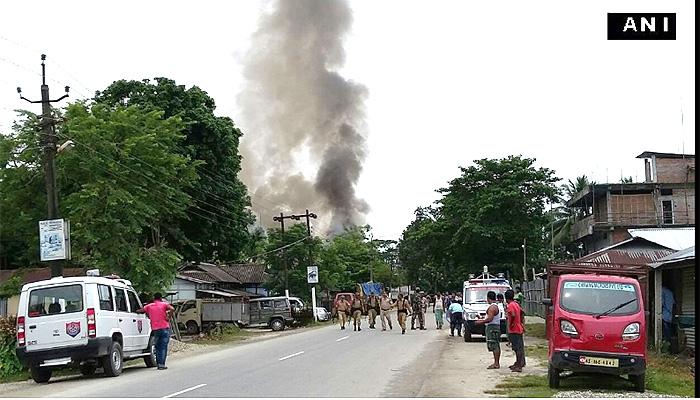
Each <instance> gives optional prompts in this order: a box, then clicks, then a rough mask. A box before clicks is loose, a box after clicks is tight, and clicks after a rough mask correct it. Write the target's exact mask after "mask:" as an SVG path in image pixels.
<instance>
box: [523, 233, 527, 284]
mask: <svg viewBox="0 0 700 400" xmlns="http://www.w3.org/2000/svg"><path fill="white" fill-rule="evenodd" d="M523 282H527V238H523Z"/></svg>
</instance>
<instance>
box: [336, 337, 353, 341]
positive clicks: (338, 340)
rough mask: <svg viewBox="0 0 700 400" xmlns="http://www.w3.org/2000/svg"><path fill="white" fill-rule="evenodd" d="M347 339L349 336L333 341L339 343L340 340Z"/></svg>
mask: <svg viewBox="0 0 700 400" xmlns="http://www.w3.org/2000/svg"><path fill="white" fill-rule="evenodd" d="M349 337H350V336H343V337H341V338H340V339H335V341H336V342H340V341H341V340H345V339H347V338H349Z"/></svg>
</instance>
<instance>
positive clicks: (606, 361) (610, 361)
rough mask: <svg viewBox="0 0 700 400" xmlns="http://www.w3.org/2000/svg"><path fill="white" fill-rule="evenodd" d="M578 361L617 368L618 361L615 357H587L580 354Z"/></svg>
mask: <svg viewBox="0 0 700 400" xmlns="http://www.w3.org/2000/svg"><path fill="white" fill-rule="evenodd" d="M578 362H579V363H580V364H583V365H595V366H597V367H611V368H617V367H618V366H619V365H620V362H619V360H618V359H617V358H600V357H587V356H581V357H579V359H578Z"/></svg>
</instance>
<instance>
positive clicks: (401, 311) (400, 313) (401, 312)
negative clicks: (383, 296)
mask: <svg viewBox="0 0 700 400" xmlns="http://www.w3.org/2000/svg"><path fill="white" fill-rule="evenodd" d="M409 312H411V306H410V304H408V300H406V299H403V300H399V301H398V302H397V303H396V314H397V318H398V320H399V326H401V333H406V316H407V315H408V313H409Z"/></svg>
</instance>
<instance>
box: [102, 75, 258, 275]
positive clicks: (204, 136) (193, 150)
mask: <svg viewBox="0 0 700 400" xmlns="http://www.w3.org/2000/svg"><path fill="white" fill-rule="evenodd" d="M154 81H155V82H151V81H150V80H148V79H145V80H143V81H125V80H119V81H116V82H114V83H113V84H111V85H110V86H109V87H108V88H107V89H105V90H104V91H101V92H99V93H98V94H97V95H96V97H95V101H96V102H97V103H99V104H107V105H109V106H111V107H115V106H119V105H124V104H128V105H138V106H141V107H143V108H145V109H149V110H160V111H162V112H163V116H164V118H170V117H174V116H177V117H178V118H179V119H180V120H181V121H182V123H183V131H182V132H183V135H184V140H183V141H182V142H181V143H180V144H179V146H178V147H177V151H178V152H179V153H180V154H181V155H183V156H185V157H189V158H190V159H192V160H199V161H201V163H199V164H198V165H197V175H198V177H199V179H198V180H197V182H195V184H194V185H193V186H191V187H190V188H187V189H186V192H187V194H188V195H189V196H190V197H191V198H192V202H191V204H190V205H189V213H188V215H187V216H184V215H183V216H180V217H178V218H177V219H176V220H175V221H173V222H174V223H173V224H171V225H170V229H169V230H168V231H167V232H164V234H165V235H166V236H167V237H168V238H169V240H170V241H171V242H172V245H173V247H174V248H175V249H176V250H177V251H178V252H179V253H180V254H181V255H182V256H183V257H185V258H186V259H187V260H190V261H233V260H237V259H239V258H240V256H241V252H242V251H243V250H244V248H245V247H246V246H247V245H248V241H249V240H250V239H251V238H250V237H249V236H250V234H251V233H250V232H249V230H248V227H249V226H250V225H251V224H252V222H253V216H252V214H251V213H250V212H249V210H248V208H247V207H249V206H250V200H249V199H248V196H247V190H246V187H245V185H244V184H243V183H242V182H241V181H240V180H239V179H238V172H239V171H240V168H241V157H240V155H239V153H238V145H239V141H240V138H241V135H242V133H241V131H240V130H239V129H238V128H236V126H235V124H234V123H233V121H232V120H231V119H230V118H228V117H217V116H215V115H214V110H215V108H216V106H215V103H214V100H213V99H212V98H211V97H209V95H207V93H206V92H204V91H203V90H202V89H200V88H199V87H197V86H193V87H191V88H189V89H185V87H184V86H182V85H177V84H176V83H175V81H173V80H171V79H167V78H156V79H154Z"/></svg>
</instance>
